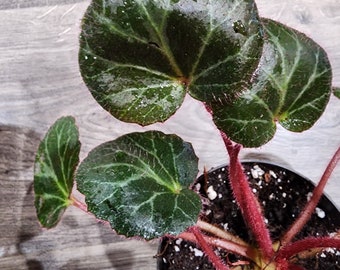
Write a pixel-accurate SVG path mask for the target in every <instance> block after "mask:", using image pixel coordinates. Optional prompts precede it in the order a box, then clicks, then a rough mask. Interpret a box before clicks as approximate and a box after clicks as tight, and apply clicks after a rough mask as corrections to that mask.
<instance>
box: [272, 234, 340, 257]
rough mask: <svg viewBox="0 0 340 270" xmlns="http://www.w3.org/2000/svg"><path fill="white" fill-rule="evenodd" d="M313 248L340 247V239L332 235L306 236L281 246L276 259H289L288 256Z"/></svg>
mask: <svg viewBox="0 0 340 270" xmlns="http://www.w3.org/2000/svg"><path fill="white" fill-rule="evenodd" d="M314 248H337V249H340V239H336V238H332V237H308V238H304V239H302V240H299V241H296V242H294V243H290V244H287V245H286V246H284V247H282V248H281V249H280V250H279V252H278V254H277V259H278V260H279V259H289V258H290V257H292V256H294V255H296V254H298V253H300V252H303V251H306V250H309V249H314Z"/></svg>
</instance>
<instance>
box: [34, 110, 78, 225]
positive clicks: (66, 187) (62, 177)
mask: <svg viewBox="0 0 340 270" xmlns="http://www.w3.org/2000/svg"><path fill="white" fill-rule="evenodd" d="M78 137H79V134H78V129H77V127H76V126H75V121H74V118H73V117H71V116H68V117H62V118H60V119H58V120H57V121H56V122H55V123H54V125H53V126H52V127H51V128H50V129H49V131H48V132H47V134H46V135H45V137H44V139H43V140H42V142H41V143H40V146H39V149H38V151H37V154H36V158H35V166H34V192H35V207H36V211H37V215H38V219H39V221H40V223H41V224H42V226H44V227H46V228H51V227H53V226H55V225H56V224H57V223H58V222H59V220H60V218H61V215H62V214H63V213H64V211H65V209H66V208H67V207H68V206H69V205H70V204H71V203H72V202H71V200H70V194H71V192H72V187H73V175H74V171H75V169H76V166H77V164H78V162H79V151H80V142H79V140H78Z"/></svg>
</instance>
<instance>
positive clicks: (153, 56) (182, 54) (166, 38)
mask: <svg viewBox="0 0 340 270" xmlns="http://www.w3.org/2000/svg"><path fill="white" fill-rule="evenodd" d="M79 64H80V71H81V75H82V77H83V79H84V81H85V83H86V85H87V86H88V88H89V90H90V91H91V94H92V95H93V97H94V98H95V99H96V100H97V102H98V103H99V104H100V105H101V106H102V107H103V108H104V109H106V110H107V111H109V112H110V113H111V114H112V115H113V116H114V117H116V118H117V119H119V120H121V121H125V122H131V123H137V124H140V125H143V126H145V125H150V124H153V123H156V122H164V121H166V120H167V119H169V118H170V117H171V116H172V115H173V114H174V113H175V112H176V110H177V109H178V108H179V107H180V106H181V104H182V103H183V101H184V98H185V96H186V95H190V96H192V97H194V98H195V99H197V100H199V101H201V103H202V106H204V107H205V108H206V109H207V111H208V112H209V113H210V114H211V117H212V125H216V127H217V129H216V130H218V132H220V135H221V137H222V139H223V141H224V143H225V146H226V151H227V152H228V154H229V156H230V164H229V166H228V168H226V167H221V168H220V169H219V170H220V172H219V175H220V179H222V180H221V181H222V182H221V183H223V185H221V184H219V183H217V184H216V183H215V182H214V180H213V179H214V178H213V177H212V176H211V175H214V172H211V173H210V172H205V173H204V174H203V176H201V177H199V178H198V179H197V180H196V181H195V179H196V178H197V174H198V158H197V156H196V155H195V152H194V149H193V147H192V145H191V144H190V143H189V142H185V141H183V140H182V139H181V138H180V137H178V136H177V135H175V134H164V133H162V132H159V131H147V132H136V133H130V134H126V135H123V136H121V137H119V138H118V139H116V140H113V141H109V142H106V143H104V144H102V145H99V146H98V147H96V148H95V149H93V150H92V151H91V152H90V153H89V154H88V156H87V157H86V158H85V159H84V160H83V161H82V162H81V163H80V164H79V165H78V163H79V151H80V142H79V134H78V130H77V127H76V125H75V121H74V119H73V118H72V117H71V116H67V117H63V118H61V119H59V120H57V121H56V123H55V124H54V125H53V126H52V127H51V128H50V130H49V131H48V132H47V134H46V136H45V138H44V139H43V140H42V142H41V144H40V146H39V149H38V151H37V155H36V162H35V174H34V191H35V206H36V209H37V215H38V218H39V221H40V222H41V224H42V225H43V226H44V227H47V228H51V227H53V226H55V225H56V224H57V223H58V221H59V220H60V218H61V216H62V213H63V212H64V210H65V209H66V208H67V207H68V206H69V205H76V206H78V207H79V208H81V209H83V210H85V211H88V212H90V213H92V214H94V215H95V216H96V217H97V218H98V219H102V220H105V221H108V222H109V223H110V224H111V226H112V228H113V229H114V230H115V231H116V233H118V234H121V235H125V236H126V237H139V238H142V239H145V240H150V239H154V238H161V237H163V236H166V239H165V242H163V243H167V244H166V245H172V246H173V248H174V250H175V251H177V250H176V249H179V246H180V244H181V243H182V241H186V242H187V243H189V242H190V243H192V245H191V246H190V247H191V249H192V250H190V252H194V253H195V252H197V254H198V256H197V257H201V258H202V260H203V259H204V260H206V258H207V259H208V261H209V263H210V266H209V267H212V268H211V269H214V268H215V269H244V268H245V269H268V270H269V269H303V267H308V265H307V266H306V265H303V262H302V261H303V260H302V259H301V258H305V257H306V258H313V259H315V258H318V257H317V256H321V255H320V254H325V250H326V251H328V252H330V250H329V249H332V251H333V252H335V253H336V252H339V250H340V240H339V228H340V222H339V220H338V219H337V218H336V217H337V216H338V212H336V213H337V215H335V218H334V219H331V221H330V222H332V226H331V228H332V229H331V231H329V232H328V231H327V232H322V236H318V233H319V232H318V231H317V230H321V229H322V228H324V227H322V226H320V227H317V228H316V229H315V230H314V231H315V234H312V233H310V232H311V230H308V229H307V230H306V229H305V228H306V226H305V225H306V224H307V222H308V221H309V220H310V218H311V216H312V214H313V213H314V212H315V211H319V212H320V211H323V209H322V208H321V207H320V205H318V203H319V202H320V203H322V205H323V204H324V203H325V200H326V201H327V199H325V198H324V197H322V193H323V189H324V186H325V184H326V182H327V180H328V179H329V176H330V174H331V172H332V170H333V169H334V167H335V166H336V164H337V162H338V160H339V158H340V149H338V150H337V151H336V153H335V154H334V156H333V158H332V159H331V160H330V163H329V166H328V167H327V168H326V170H325V174H324V176H323V177H322V179H321V180H320V182H319V184H318V185H317V186H316V187H315V189H314V190H313V191H312V189H311V188H305V190H300V191H299V192H300V193H301V194H305V195H306V196H307V197H305V198H307V199H305V201H303V205H301V204H300V205H298V208H294V206H290V207H291V209H290V210H291V211H293V212H294V216H292V217H293V219H292V220H291V221H290V222H289V223H288V222H287V223H285V222H286V220H281V221H282V222H283V223H285V225H284V226H283V227H280V226H278V228H280V229H277V228H274V229H273V226H274V227H275V225H276V223H277V222H278V220H277V219H274V218H269V217H268V216H266V215H267V214H268V212H267V210H266V209H267V207H269V209H270V208H271V205H273V204H274V203H272V202H271V201H270V199H269V200H268V201H265V203H263V200H262V199H261V196H260V195H258V194H259V193H260V192H257V190H256V191H254V187H253V186H252V185H254V181H258V179H259V178H258V177H255V176H256V174H257V176H258V175H259V173H260V172H261V173H262V172H263V173H262V174H261V178H260V180H261V181H262V182H263V183H265V184H264V185H263V189H264V190H265V189H267V188H269V187H270V188H275V187H276V188H278V189H279V186H281V189H282V187H283V186H284V187H287V183H285V182H284V180H285V179H286V178H285V179H282V178H278V177H277V175H278V174H277V173H275V171H274V170H273V169H268V170H263V169H261V166H262V165H261V166H259V169H257V167H254V166H258V165H259V164H252V165H251V166H250V165H249V164H248V163H244V165H242V164H241V163H240V161H239V159H238V153H239V151H240V149H241V145H243V146H244V147H259V146H261V145H263V144H265V143H266V142H268V141H269V140H270V139H271V138H272V137H273V136H274V134H275V129H276V125H277V124H280V125H282V126H283V127H285V128H286V129H288V130H290V131H293V132H302V131H304V130H306V129H309V128H311V127H312V126H313V124H314V123H315V121H316V120H317V119H319V117H320V116H321V115H322V112H323V111H324V109H325V107H326V105H327V102H328V100H329V97H330V95H331V94H332V85H331V79H332V72H331V66H330V63H329V61H328V58H327V55H326V53H325V51H324V50H323V49H322V48H321V47H320V46H319V45H317V44H316V43H315V42H314V41H312V40H311V39H310V38H308V37H306V36H305V35H304V34H302V33H300V32H298V31H296V30H294V29H291V28H289V27H287V26H285V25H282V24H280V23H278V22H275V21H272V20H269V19H264V18H260V17H259V15H258V13H257V9H256V4H255V2H254V1H252V0H239V1H232V0H217V1H200V0H196V1H195V0H177V1H175V0H172V1H170V0H167V1H166V0H162V1H155V0H126V1H118V0H93V1H92V3H91V4H90V6H89V8H88V10H87V11H86V14H85V15H84V18H83V23H82V32H81V36H80V51H79ZM334 93H335V94H337V93H338V90H334ZM165 124H166V123H165ZM234 142H236V143H234ZM243 166H244V167H243ZM264 166H265V167H268V168H272V167H270V165H268V164H267V165H264ZM244 168H248V171H247V170H245V172H244ZM252 170H254V171H252ZM246 173H248V175H247V174H246ZM285 173H286V174H287V173H288V174H293V173H291V172H285ZM253 174H254V175H255V176H254V175H253ZM268 174H269V175H268ZM282 174H283V173H282ZM250 175H251V176H250ZM274 175H275V176H276V178H275V177H274ZM254 179H255V180H254ZM256 179H257V180H256ZM271 179H272V180H271ZM278 179H280V181H281V183H282V184H281V185H277V184H275V183H277V181H278ZM218 181H220V180H218ZM252 181H253V182H252ZM271 183H273V185H274V187H271ZM74 184H75V186H76V188H77V190H78V191H80V192H81V193H82V194H84V195H85V202H86V205H85V204H84V203H83V202H80V201H78V200H77V199H76V198H75V197H74V196H73V192H74ZM307 185H308V184H303V186H307ZM220 187H221V188H223V190H225V191H224V193H226V194H229V195H228V196H223V195H222V194H224V193H222V192H220V193H218V192H216V190H217V188H220ZM289 189H290V190H294V189H296V187H295V186H293V187H289ZM282 194H283V193H282ZM269 195H270V194H269ZM219 196H222V197H221V198H219ZM282 196H283V195H282ZM285 196H288V197H289V194H287V193H286V195H285ZM216 198H218V199H222V198H223V200H216ZM321 198H322V199H321ZM320 199H321V201H320ZM215 201H216V202H217V201H219V205H220V206H222V209H223V207H225V209H231V208H232V209H234V210H233V211H231V213H232V214H233V213H234V214H235V215H236V216H237V217H238V220H241V223H242V227H243V231H241V232H240V233H239V234H237V233H238V229H237V226H236V227H235V225H234V226H232V227H231V228H229V227H228V226H229V225H225V224H224V225H221V224H215V220H213V219H211V218H210V217H209V215H210V214H211V212H213V213H215V214H214V215H213V216H214V217H215V218H216V215H217V214H216V213H222V214H223V215H224V216H226V219H227V220H232V219H231V217H230V216H228V215H229V213H225V212H223V211H222V212H221V209H217V210H216V211H215V208H216V205H214V202H215ZM221 202H223V204H221ZM329 203H330V202H329V201H327V204H329ZM261 204H262V205H261ZM304 205H305V206H304ZM209 207H213V208H214V209H213V210H212V209H210V208H209ZM322 207H323V206H322ZM273 209H274V208H273ZM318 209H319V210H318ZM330 209H331V210H330V211H331V212H334V211H337V209H336V207H334V206H330ZM209 211H210V212H209ZM214 211H215V212H214ZM271 211H272V212H269V214H270V213H271V214H273V213H275V212H276V211H277V208H275V209H274V210H271ZM281 219H282V218H281ZM224 222H225V221H224ZM269 223H270V226H269V225H268V224H269ZM307 225H308V226H312V228H313V225H314V224H307ZM328 225H329V224H328V223H326V225H323V226H328ZM283 228H284V229H283ZM329 228H330V227H329V226H328V229H329ZM273 230H276V233H275V234H274V233H273ZM317 236H318V237H317ZM167 239H168V240H167ZM174 243H175V244H174ZM183 243H184V242H183ZM188 249H190V248H189V247H188ZM165 250H166V247H164V246H161V248H160V252H159V257H160V258H161V259H160V266H159V267H160V268H161V267H167V266H163V265H162V266H161V263H162V262H164V263H165V264H167V263H168V260H167V259H166V257H165V256H163V255H164V254H165ZM217 253H219V254H220V255H221V256H218V255H217ZM171 256H172V255H171ZM322 256H323V255H322ZM336 256H337V257H336V258H335V260H336V263H339V256H338V255H336ZM300 259H301V260H300ZM201 262H202V261H201ZM318 263H319V262H317V263H316V264H315V266H313V267H316V269H322V268H321V267H322V266H320V265H319V264H318ZM173 267H175V268H172V269H176V267H177V266H176V265H175V266H173ZM191 267H193V268H191V269H197V268H196V267H197V266H196V265H191ZM169 269H170V268H169ZM177 269H178V268H177ZM185 269H188V268H185ZM198 269H202V268H198ZM206 269H208V268H206Z"/></svg>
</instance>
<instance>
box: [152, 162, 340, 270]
mask: <svg viewBox="0 0 340 270" xmlns="http://www.w3.org/2000/svg"><path fill="white" fill-rule="evenodd" d="M242 164H243V166H244V169H245V173H246V175H247V176H248V179H249V182H250V186H251V188H252V190H253V192H254V194H255V195H256V196H257V197H258V200H259V202H260V204H261V205H262V207H263V213H264V216H265V221H266V223H267V224H268V228H269V230H270V234H271V237H272V239H273V240H274V241H275V240H278V239H279V238H280V236H282V234H283V233H284V232H285V231H286V230H287V228H288V227H289V226H290V225H291V224H292V223H293V221H294V220H295V219H296V217H297V216H298V215H299V213H300V212H301V211H302V209H303V207H304V205H305V204H306V202H307V201H308V200H309V198H310V196H311V194H312V191H313V189H314V185H313V184H312V182H310V181H309V180H306V179H304V178H303V177H301V176H299V175H297V174H295V173H293V172H291V171H289V170H286V169H283V168H281V167H278V166H276V165H272V164H267V163H256V162H246V163H242ZM227 170H228V168H227V167H220V168H217V169H215V170H211V171H210V172H209V173H208V177H207V179H205V177H204V176H201V177H199V178H198V179H197V181H196V182H195V184H194V187H193V188H194V189H195V190H197V191H198V192H199V193H200V194H201V195H202V202H203V208H202V211H201V217H200V218H201V219H202V220H205V221H207V222H209V223H211V224H214V225H217V226H219V227H220V228H223V229H224V230H227V231H229V232H231V233H233V234H235V235H238V236H239V237H240V238H242V239H243V240H245V241H246V242H248V243H251V244H252V245H256V243H255V242H254V238H253V237H252V235H251V234H250V233H249V232H248V230H247V227H246V225H245V223H244V221H243V218H242V215H241V212H240V210H239V208H238V206H237V204H236V202H235V200H234V198H233V195H232V192H231V190H230V186H229V181H228V172H227ZM339 229H340V215H339V211H338V209H337V208H336V207H335V206H334V205H333V204H332V202H331V201H330V200H329V199H328V198H327V197H326V196H323V197H322V199H321V200H320V202H319V204H318V206H317V208H316V210H315V212H314V213H313V215H312V217H311V219H310V221H309V222H308V223H307V224H306V226H305V227H304V228H303V230H302V231H301V232H300V233H299V234H298V235H297V236H296V237H295V239H294V240H297V239H301V238H304V237H306V236H326V235H329V234H332V233H334V232H335V231H337V230H339ZM215 252H216V253H217V254H219V255H220V257H221V258H223V260H224V261H225V263H226V264H228V265H229V267H231V268H232V266H233V269H252V268H253V265H252V263H251V262H247V260H246V259H245V258H242V257H240V256H236V255H234V254H231V253H228V252H226V251H224V250H220V249H216V250H215ZM294 260H295V262H296V261H297V262H296V264H298V265H300V266H302V267H304V268H305V269H308V270H312V269H319V270H321V269H327V270H335V269H340V250H336V249H327V250H324V251H320V252H319V253H318V254H317V255H315V256H313V257H312V258H308V259H306V258H304V259H302V258H294ZM158 262H159V264H158V265H159V269H160V270H165V269H166V270H175V269H176V270H179V269H188V270H191V269H192V270H195V269H204V270H210V269H214V267H213V266H212V264H211V263H210V262H209V260H208V259H207V258H206V257H205V256H204V254H203V253H202V251H201V249H200V248H199V247H197V246H196V245H195V244H194V243H191V242H187V241H185V240H182V239H180V238H174V239H169V238H164V239H163V241H162V243H161V245H160V248H159V261H158ZM236 265H238V266H236Z"/></svg>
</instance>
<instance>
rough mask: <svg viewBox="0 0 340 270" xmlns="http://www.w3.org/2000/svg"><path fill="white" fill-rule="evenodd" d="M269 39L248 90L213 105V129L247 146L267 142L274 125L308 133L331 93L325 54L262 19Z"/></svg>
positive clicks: (294, 33) (302, 37) (297, 35)
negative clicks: (277, 123)
mask: <svg viewBox="0 0 340 270" xmlns="http://www.w3.org/2000/svg"><path fill="white" fill-rule="evenodd" d="M263 22H264V26H265V31H266V34H267V36H268V39H267V41H266V43H265V44H264V48H263V55H262V58H261V60H260V64H259V67H258V70H257V71H256V73H255V74H254V78H253V83H252V87H250V88H249V89H248V90H246V91H244V93H242V94H241V95H240V96H239V97H238V98H237V99H236V100H232V101H221V102H220V103H217V102H215V103H212V104H211V105H210V106H211V108H212V110H213V113H214V121H215V123H216V125H217V126H218V127H219V128H220V129H222V130H223V131H224V132H225V133H226V134H228V136H229V137H230V138H231V139H232V140H234V141H237V142H239V143H241V144H243V145H244V146H246V147H257V146H260V145H262V144H264V143H266V142H267V141H269V140H270V139H271V138H272V137H273V136H274V134H275V130H276V124H275V122H279V123H280V124H281V125H282V126H283V127H285V128H286V129H288V130H291V131H295V132H301V131H304V130H306V129H309V128H310V127H311V126H312V125H313V124H314V123H315V122H316V121H317V120H318V118H319V117H320V116H321V114H322V113H323V111H324V109H325V107H326V105H327V103H328V100H329V96H330V93H331V81H332V72H331V66H330V63H329V61H328V58H327V55H326V52H325V51H324V50H323V49H322V48H321V47H320V46H319V45H317V44H316V43H315V42H314V41H312V40H311V39H310V38H308V37H306V36H305V35H304V34H302V33H300V32H298V31H296V30H294V29H291V28H289V27H287V26H284V25H282V24H280V23H277V22H274V21H271V20H268V19H263Z"/></svg>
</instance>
